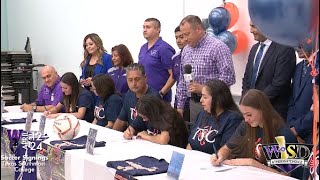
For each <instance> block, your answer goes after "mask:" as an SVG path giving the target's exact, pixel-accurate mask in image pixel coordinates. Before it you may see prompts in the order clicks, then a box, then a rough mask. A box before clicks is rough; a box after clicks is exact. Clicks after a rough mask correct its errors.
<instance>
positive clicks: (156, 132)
mask: <svg viewBox="0 0 320 180" xmlns="http://www.w3.org/2000/svg"><path fill="white" fill-rule="evenodd" d="M147 133H148V134H149V135H152V136H156V135H158V134H160V133H161V131H160V130H158V129H153V131H150V130H149V129H147Z"/></svg>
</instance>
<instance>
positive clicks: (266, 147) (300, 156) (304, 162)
mask: <svg viewBox="0 0 320 180" xmlns="http://www.w3.org/2000/svg"><path fill="white" fill-rule="evenodd" d="M275 139H276V141H277V144H262V145H261V144H260V145H257V146H261V147H262V150H263V153H264V155H265V157H266V160H267V163H268V166H275V167H277V168H278V169H280V170H282V171H284V172H286V173H290V172H292V171H293V170H295V169H296V168H298V167H300V166H304V167H308V166H309V161H310V158H309V157H310V156H311V155H312V153H311V152H312V147H313V145H312V144H300V143H290V144H289V143H288V144H286V141H285V137H284V136H277V137H275Z"/></svg>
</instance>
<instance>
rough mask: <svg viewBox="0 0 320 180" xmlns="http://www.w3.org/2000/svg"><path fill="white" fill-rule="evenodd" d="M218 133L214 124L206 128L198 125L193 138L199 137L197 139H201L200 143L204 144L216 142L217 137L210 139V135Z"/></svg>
mask: <svg viewBox="0 0 320 180" xmlns="http://www.w3.org/2000/svg"><path fill="white" fill-rule="evenodd" d="M217 134H218V130H216V129H212V126H205V127H204V128H199V127H198V128H197V131H196V132H195V133H194V135H193V137H192V139H193V140H195V139H196V137H197V140H198V141H199V143H200V145H201V146H204V145H205V144H206V142H208V143H214V142H215V141H216V139H215V138H213V139H210V137H211V138H212V137H214V136H215V135H217Z"/></svg>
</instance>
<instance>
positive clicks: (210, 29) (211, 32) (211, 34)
mask: <svg viewBox="0 0 320 180" xmlns="http://www.w3.org/2000/svg"><path fill="white" fill-rule="evenodd" d="M206 32H207V34H208V35H209V36H212V37H214V38H218V36H217V35H215V34H214V32H213V29H212V28H211V27H208V28H207V29H206Z"/></svg>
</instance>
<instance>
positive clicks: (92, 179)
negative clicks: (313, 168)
mask: <svg viewBox="0 0 320 180" xmlns="http://www.w3.org/2000/svg"><path fill="white" fill-rule="evenodd" d="M17 108H18V106H16V107H9V108H8V107H6V109H8V111H9V112H8V113H3V117H4V118H5V119H6V118H21V117H26V116H27V114H26V113H23V112H18V113H17V111H15V109H17ZM17 110H19V109H17ZM41 114H42V113H34V118H35V119H37V120H38V122H34V123H32V127H31V130H34V131H36V130H38V129H39V120H40V115H41ZM52 125H53V120H52V119H47V121H46V127H45V133H47V134H48V135H49V139H47V140H46V141H44V143H47V144H49V142H50V141H52V140H58V139H59V138H58V136H57V135H56V134H54V132H53V129H52ZM3 127H5V128H9V129H10V128H12V129H24V127H25V125H24V124H16V125H5V126H3ZM89 128H95V129H98V134H97V138H96V140H97V141H102V140H103V141H106V146H105V147H99V148H95V149H94V155H90V154H87V153H86V150H85V149H80V150H67V151H66V154H65V178H66V179H67V180H100V179H101V180H106V179H113V177H114V174H115V170H114V169H112V168H108V167H107V166H106V164H107V162H108V161H115V160H126V159H133V158H137V157H139V156H143V155H147V156H153V157H155V158H158V159H165V160H166V161H167V162H170V158H171V155H172V151H177V152H180V153H183V154H185V159H184V162H183V166H182V171H181V174H180V179H182V180H189V179H190V180H194V179H214V178H219V179H232V178H236V179H237V180H239V179H245V180H248V179H266V180H270V179H272V180H275V179H292V178H290V177H286V176H282V175H279V174H275V173H271V172H267V171H264V170H261V169H257V168H254V167H249V166H239V167H236V168H234V169H232V170H229V171H225V172H215V171H214V170H215V168H216V167H213V166H212V165H211V164H210V155H209V154H206V153H202V152H198V151H190V150H186V149H182V148H177V147H174V146H170V145H159V144H155V143H151V142H148V141H144V140H125V139H124V138H123V137H122V135H123V133H122V132H118V131H114V130H110V129H107V128H104V127H100V126H96V125H93V124H89V123H87V122H86V121H82V120H81V123H80V132H79V134H78V136H77V137H79V136H82V135H87V134H88V132H89ZM137 178H138V179H152V180H154V179H169V178H168V177H167V175H166V174H165V173H163V174H158V175H152V176H139V177H137Z"/></svg>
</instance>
